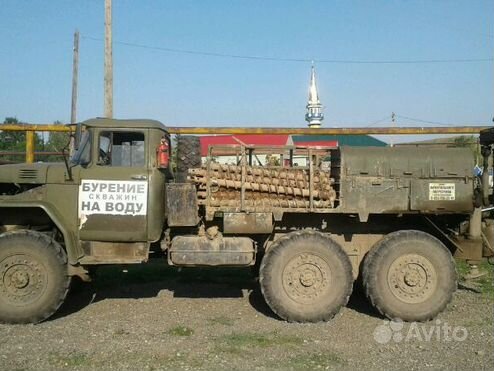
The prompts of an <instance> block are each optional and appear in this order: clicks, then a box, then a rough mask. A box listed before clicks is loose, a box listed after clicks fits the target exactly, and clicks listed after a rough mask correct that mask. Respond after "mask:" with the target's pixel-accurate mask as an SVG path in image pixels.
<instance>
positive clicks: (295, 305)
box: [259, 231, 353, 322]
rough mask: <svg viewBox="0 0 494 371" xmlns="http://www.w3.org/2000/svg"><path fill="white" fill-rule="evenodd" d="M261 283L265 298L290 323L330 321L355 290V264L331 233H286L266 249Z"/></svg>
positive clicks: (262, 264) (261, 271)
mask: <svg viewBox="0 0 494 371" xmlns="http://www.w3.org/2000/svg"><path fill="white" fill-rule="evenodd" d="M259 282H260V285H261V291H262V293H263V295H264V299H265V300H266V303H267V304H268V305H269V307H270V308H271V309H272V310H273V312H275V313H276V314H277V315H278V316H279V317H281V318H283V319H285V320H287V321H290V322H319V321H327V320H329V319H331V318H333V317H334V315H335V314H336V313H338V311H339V310H340V309H341V307H343V306H345V305H346V304H347V302H348V298H349V297H350V294H351V292H352V284H353V276H352V265H351V263H350V260H349V258H348V256H347V254H346V253H345V252H344V251H343V249H342V248H341V247H340V246H339V245H338V244H337V243H336V242H335V241H333V240H332V239H331V238H330V237H329V236H327V235H325V234H322V233H319V232H315V231H300V232H293V233H290V234H287V235H285V236H283V237H281V238H279V239H278V240H276V241H275V242H274V243H273V245H271V247H270V248H269V249H268V250H267V251H266V254H265V255H264V257H263V259H262V263H261V268H260V276H259Z"/></svg>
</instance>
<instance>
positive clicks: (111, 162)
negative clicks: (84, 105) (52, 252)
mask: <svg viewBox="0 0 494 371" xmlns="http://www.w3.org/2000/svg"><path fill="white" fill-rule="evenodd" d="M94 130H95V132H94V136H93V146H92V162H91V164H89V165H88V166H87V167H86V168H84V169H82V170H81V173H80V185H79V212H78V217H79V238H80V240H83V241H121V242H124V241H125V242H133V241H147V209H148V193H149V189H148V177H149V170H148V166H147V164H148V158H147V157H148V156H149V155H148V151H147V150H146V143H147V138H146V137H147V136H148V134H149V133H148V129H140V130H116V129H115V130H114V129H111V130H109V129H96V128H95V129H94Z"/></svg>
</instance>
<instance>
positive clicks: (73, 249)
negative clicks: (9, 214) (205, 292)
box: [0, 201, 84, 264]
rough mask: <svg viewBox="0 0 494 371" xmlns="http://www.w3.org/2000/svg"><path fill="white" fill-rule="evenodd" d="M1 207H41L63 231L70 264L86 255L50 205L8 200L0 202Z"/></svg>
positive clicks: (38, 202)
mask: <svg viewBox="0 0 494 371" xmlns="http://www.w3.org/2000/svg"><path fill="white" fill-rule="evenodd" d="M0 208H1V209H14V208H15V209H22V208H39V209H42V210H43V211H44V212H45V213H46V215H48V217H49V218H50V220H51V221H52V222H53V224H55V226H56V227H57V228H58V229H59V230H60V233H62V236H63V239H64V243H65V249H66V251H67V257H68V260H69V264H76V263H77V261H78V260H79V258H81V257H82V256H83V255H84V252H83V251H82V249H81V248H80V246H79V244H78V243H77V239H76V237H75V236H74V233H72V232H71V231H70V230H69V229H68V228H67V226H66V225H65V224H64V223H63V218H62V217H61V216H60V215H59V213H58V212H57V211H56V210H55V209H54V208H53V207H52V206H51V205H50V204H47V203H45V202H42V201H28V202H8V201H2V202H1V204H0Z"/></svg>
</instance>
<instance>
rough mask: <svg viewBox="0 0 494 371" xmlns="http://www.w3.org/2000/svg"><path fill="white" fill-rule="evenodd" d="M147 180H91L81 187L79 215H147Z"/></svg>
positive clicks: (85, 181) (84, 182)
mask: <svg viewBox="0 0 494 371" xmlns="http://www.w3.org/2000/svg"><path fill="white" fill-rule="evenodd" d="M147 199H148V184H147V182H146V181H118V180H90V179H86V180H83V181H82V182H81V185H80V187H79V217H80V218H81V217H83V216H87V215H92V214H106V215H131V216H134V215H146V213H147Z"/></svg>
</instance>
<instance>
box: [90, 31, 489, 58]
mask: <svg viewBox="0 0 494 371" xmlns="http://www.w3.org/2000/svg"><path fill="white" fill-rule="evenodd" d="M82 38H83V39H86V40H93V41H104V40H103V39H102V38H98V37H92V36H85V35H83V36H82ZM113 43H114V44H118V45H124V46H129V47H133V48H141V49H149V50H157V51H162V52H167V53H176V54H190V55H199V56H207V57H219V58H231V59H248V60H258V61H274V62H298V63H311V62H316V63H333V64H434V63H484V62H493V61H494V58H466V59H462V58H456V59H409V60H405V59H401V60H399V59H397V60H370V59H369V60H364V59H361V60H359V59H317V58H280V57H268V56H261V55H246V54H228V53H217V52H209V51H199V50H189V49H175V48H167V47H161V46H153V45H146V44H139V43H133V42H127V41H115V40H114V41H113Z"/></svg>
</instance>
